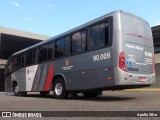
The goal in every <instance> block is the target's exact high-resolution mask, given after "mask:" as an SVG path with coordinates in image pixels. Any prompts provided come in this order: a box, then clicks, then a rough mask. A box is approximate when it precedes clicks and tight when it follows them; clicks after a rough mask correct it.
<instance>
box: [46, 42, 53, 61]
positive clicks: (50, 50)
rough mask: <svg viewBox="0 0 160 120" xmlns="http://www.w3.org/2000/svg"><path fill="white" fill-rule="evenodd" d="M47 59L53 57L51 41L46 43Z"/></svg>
mask: <svg viewBox="0 0 160 120" xmlns="http://www.w3.org/2000/svg"><path fill="white" fill-rule="evenodd" d="M47 51H48V60H52V59H53V43H50V44H48V49H47Z"/></svg>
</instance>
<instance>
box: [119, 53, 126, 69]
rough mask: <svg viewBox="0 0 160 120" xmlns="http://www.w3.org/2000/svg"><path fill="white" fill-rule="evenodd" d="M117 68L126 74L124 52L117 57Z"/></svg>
mask: <svg viewBox="0 0 160 120" xmlns="http://www.w3.org/2000/svg"><path fill="white" fill-rule="evenodd" d="M119 68H120V69H121V70H123V71H125V72H127V68H126V63H125V55H124V51H122V52H121V53H120V55H119Z"/></svg>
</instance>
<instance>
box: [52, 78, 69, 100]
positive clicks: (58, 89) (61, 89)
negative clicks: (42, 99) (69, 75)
mask: <svg viewBox="0 0 160 120" xmlns="http://www.w3.org/2000/svg"><path fill="white" fill-rule="evenodd" d="M53 93H54V96H55V98H57V99H64V98H67V97H68V92H67V91H66V87H65V83H64V81H63V80H62V79H60V78H59V79H56V80H55V82H54V85H53Z"/></svg>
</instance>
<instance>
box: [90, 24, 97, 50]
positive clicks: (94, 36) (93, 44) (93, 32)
mask: <svg viewBox="0 0 160 120" xmlns="http://www.w3.org/2000/svg"><path fill="white" fill-rule="evenodd" d="M98 47H99V24H98V25H94V26H92V27H91V28H90V40H89V49H90V50H93V49H96V48H98Z"/></svg>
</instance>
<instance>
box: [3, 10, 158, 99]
mask: <svg viewBox="0 0 160 120" xmlns="http://www.w3.org/2000/svg"><path fill="white" fill-rule="evenodd" d="M154 83H155V62H154V49H153V38H152V32H151V28H150V26H149V24H148V22H146V21H145V20H143V19H142V18H140V17H138V16H136V15H133V14H130V13H128V12H125V11H120V10H119V11H114V12H111V13H109V14H106V15H104V16H101V17H99V18H97V19H94V20H92V21H90V22H88V23H85V24H83V25H81V26H78V27H76V28H74V29H71V30H69V31H67V32H65V33H62V34H60V35H58V36H55V37H53V38H50V39H48V40H45V41H42V42H40V43H38V44H35V45H33V46H31V47H28V48H26V49H23V50H21V51H18V52H16V53H14V54H13V55H11V56H10V57H9V59H8V62H7V64H6V67H5V88H6V92H10V91H11V92H14V93H15V95H17V96H19V95H26V94H27V92H40V94H41V95H47V94H49V92H50V91H53V94H54V97H55V98H58V99H63V98H67V97H68V95H69V94H70V93H75V94H77V93H82V94H83V95H84V96H85V97H96V96H97V95H100V93H102V91H103V90H123V89H132V88H141V87H148V86H150V85H152V84H154Z"/></svg>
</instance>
